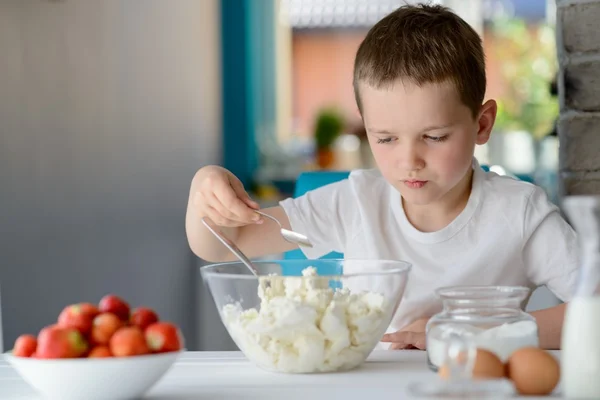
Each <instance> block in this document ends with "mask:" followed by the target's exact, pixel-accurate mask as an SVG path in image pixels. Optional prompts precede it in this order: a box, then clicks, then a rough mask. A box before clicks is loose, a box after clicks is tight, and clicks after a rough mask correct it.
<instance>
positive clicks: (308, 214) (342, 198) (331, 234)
mask: <svg viewBox="0 0 600 400" xmlns="http://www.w3.org/2000/svg"><path fill="white" fill-rule="evenodd" d="M355 196H356V194H355V190H354V188H353V185H352V183H351V181H350V180H349V179H344V180H341V181H339V182H335V183H331V184H329V185H326V186H323V187H320V188H318V189H315V190H312V191H309V192H307V193H306V194H304V195H302V196H300V197H297V198H289V199H285V200H283V201H281V202H280V203H279V204H280V205H281V207H282V208H283V209H284V211H285V213H286V214H287V217H288V219H289V220H290V225H291V227H292V230H294V231H297V232H299V233H303V234H305V235H306V236H308V238H309V240H310V241H311V243H312V245H313V247H312V248H308V247H300V248H301V249H302V251H303V252H304V254H305V256H306V257H307V258H318V257H321V256H324V255H326V254H328V253H330V252H332V251H336V252H340V253H343V252H344V248H345V246H346V243H347V241H348V240H349V239H350V238H352V237H353V235H354V234H355V230H356V227H357V226H358V223H357V219H358V218H359V211H358V207H357V201H356V197H355Z"/></svg>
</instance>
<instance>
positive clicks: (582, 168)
mask: <svg viewBox="0 0 600 400" xmlns="http://www.w3.org/2000/svg"><path fill="white" fill-rule="evenodd" d="M556 7H557V19H556V24H557V25H556V28H557V49H558V57H559V62H560V74H559V79H558V85H559V86H558V87H559V98H560V119H559V123H558V133H559V138H560V158H559V160H560V161H559V172H560V183H561V185H560V186H561V188H560V189H561V195H563V196H564V195H576V194H600V0H557V1H556Z"/></svg>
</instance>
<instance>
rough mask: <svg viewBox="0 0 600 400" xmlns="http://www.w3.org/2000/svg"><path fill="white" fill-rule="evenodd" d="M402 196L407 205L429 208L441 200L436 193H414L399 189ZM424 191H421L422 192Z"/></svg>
mask: <svg viewBox="0 0 600 400" xmlns="http://www.w3.org/2000/svg"><path fill="white" fill-rule="evenodd" d="M398 190H399V192H400V195H401V196H402V201H403V202H404V203H405V204H410V205H411V206H427V205H429V204H431V203H434V202H435V201H436V200H438V199H439V196H436V195H435V193H431V192H428V191H422V192H421V193H414V192H413V191H412V190H406V189H398ZM421 190H422V189H419V191H421Z"/></svg>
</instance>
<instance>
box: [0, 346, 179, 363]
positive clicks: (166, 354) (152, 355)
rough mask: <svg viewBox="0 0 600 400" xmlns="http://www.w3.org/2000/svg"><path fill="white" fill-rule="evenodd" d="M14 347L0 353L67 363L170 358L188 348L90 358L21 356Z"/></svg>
mask: <svg viewBox="0 0 600 400" xmlns="http://www.w3.org/2000/svg"><path fill="white" fill-rule="evenodd" d="M13 350H14V349H10V350H7V351H5V352H4V353H0V355H2V356H3V358H4V359H5V360H7V361H9V362H10V360H18V361H23V362H32V363H33V362H37V363H43V362H54V363H55V362H62V363H67V362H79V363H82V362H88V363H89V362H96V361H98V362H115V361H133V360H140V359H144V358H146V359H147V358H161V357H164V358H168V357H169V356H171V357H172V356H174V355H181V354H183V353H185V352H186V351H187V350H186V349H181V350H177V351H165V352H162V353H149V354H139V355H135V356H127V357H114V356H112V357H94V358H88V357H73V358H32V357H20V356H15V355H14V354H13V353H12V352H13Z"/></svg>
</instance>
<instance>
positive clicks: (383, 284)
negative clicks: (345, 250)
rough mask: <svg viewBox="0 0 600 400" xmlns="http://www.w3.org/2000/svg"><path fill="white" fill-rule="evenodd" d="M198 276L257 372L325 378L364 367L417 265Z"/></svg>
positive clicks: (305, 265) (225, 267) (225, 268)
mask: <svg viewBox="0 0 600 400" xmlns="http://www.w3.org/2000/svg"><path fill="white" fill-rule="evenodd" d="M254 264H255V266H256V268H257V269H258V271H259V276H258V277H257V276H255V275H253V274H252V272H251V271H250V270H249V269H248V268H247V267H246V266H244V265H243V264H242V263H240V262H232V263H220V264H213V265H207V266H204V267H202V268H201V269H200V271H201V274H202V278H203V279H204V281H205V283H206V284H207V286H208V288H209V290H210V293H211V294H212V297H213V299H214V302H215V305H216V306H217V309H218V311H219V315H220V316H221V320H222V321H223V324H224V325H225V327H226V329H227V331H228V332H229V334H230V336H231V337H232V339H233V340H234V342H235V343H236V344H237V346H238V347H239V348H240V350H241V351H242V352H243V353H244V355H245V356H246V357H247V358H248V359H249V360H250V361H251V362H253V363H254V364H255V365H257V366H258V367H260V368H262V369H265V370H269V371H275V372H284V373H322V372H334V371H342V370H350V369H353V368H356V367H358V366H359V365H361V364H362V363H363V362H364V361H365V359H366V358H367V356H368V355H369V354H370V353H371V351H372V350H373V349H374V348H375V346H376V345H377V343H378V342H379V341H380V339H381V337H382V336H383V334H384V333H385V331H386V330H387V328H388V326H389V324H390V321H391V319H392V317H393V315H394V313H395V312H396V309H397V308H398V305H399V304H400V300H401V298H402V295H403V294H404V289H405V288H406V283H407V280H408V273H409V271H410V268H411V265H410V264H409V263H407V262H404V261H386V260H338V259H323V260H300V259H299V260H275V261H255V262H254Z"/></svg>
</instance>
